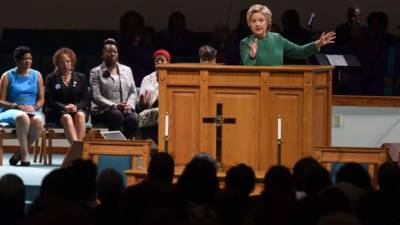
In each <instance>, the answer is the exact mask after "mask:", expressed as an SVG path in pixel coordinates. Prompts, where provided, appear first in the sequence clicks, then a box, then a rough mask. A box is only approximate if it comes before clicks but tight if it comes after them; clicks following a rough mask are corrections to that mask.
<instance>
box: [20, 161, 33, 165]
mask: <svg viewBox="0 0 400 225" xmlns="http://www.w3.org/2000/svg"><path fill="white" fill-rule="evenodd" d="M30 165H31V162H29V161H28V162H23V161H21V166H30Z"/></svg>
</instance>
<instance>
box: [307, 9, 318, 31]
mask: <svg viewBox="0 0 400 225" xmlns="http://www.w3.org/2000/svg"><path fill="white" fill-rule="evenodd" d="M316 16H317V14H315V13H314V12H313V13H311V14H310V18H309V19H308V22H307V27H308V29H310V30H311V26H312V24H313V22H314V20H315V17H316Z"/></svg>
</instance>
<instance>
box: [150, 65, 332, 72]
mask: <svg viewBox="0 0 400 225" xmlns="http://www.w3.org/2000/svg"><path fill="white" fill-rule="evenodd" d="M334 68H335V67H334V66H331V65H283V66H231V65H223V64H200V63H171V64H159V65H157V69H174V70H193V69H200V70H201V69H205V70H238V71H260V70H266V71H288V72H290V71H296V72H298V71H303V72H319V71H327V70H333V69H334Z"/></svg>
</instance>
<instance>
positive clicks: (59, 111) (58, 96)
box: [45, 48, 90, 143]
mask: <svg viewBox="0 0 400 225" xmlns="http://www.w3.org/2000/svg"><path fill="white" fill-rule="evenodd" d="M75 63H76V55H75V53H74V51H72V50H71V49H69V48H60V49H58V50H57V51H56V52H55V53H54V56H53V64H54V67H55V70H54V72H53V73H51V74H49V75H47V77H46V84H45V92H46V94H45V99H46V120H47V122H53V123H56V124H61V125H62V126H63V127H64V133H65V135H66V136H67V139H68V141H69V142H70V143H72V142H73V141H77V140H82V139H83V138H84V137H85V122H86V121H87V119H88V116H89V114H88V110H89V104H90V95H89V90H88V83H87V79H86V76H85V75H84V74H82V73H77V72H75V71H73V70H74V67H75Z"/></svg>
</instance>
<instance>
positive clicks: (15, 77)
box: [0, 68, 44, 125]
mask: <svg viewBox="0 0 400 225" xmlns="http://www.w3.org/2000/svg"><path fill="white" fill-rule="evenodd" d="M6 76H7V78H8V90H7V98H6V101H8V102H12V103H17V104H18V105H35V104H36V100H37V96H38V91H39V85H38V76H39V72H38V71H36V70H34V69H29V72H28V75H21V74H18V73H17V68H14V69H11V70H9V71H7V72H6ZM20 112H23V111H21V110H18V109H7V108H0V122H5V123H8V124H10V125H15V117H16V115H17V114H18V113H20ZM29 115H30V116H35V115H37V116H41V117H44V116H43V114H42V113H41V112H39V111H36V112H33V113H29Z"/></svg>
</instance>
